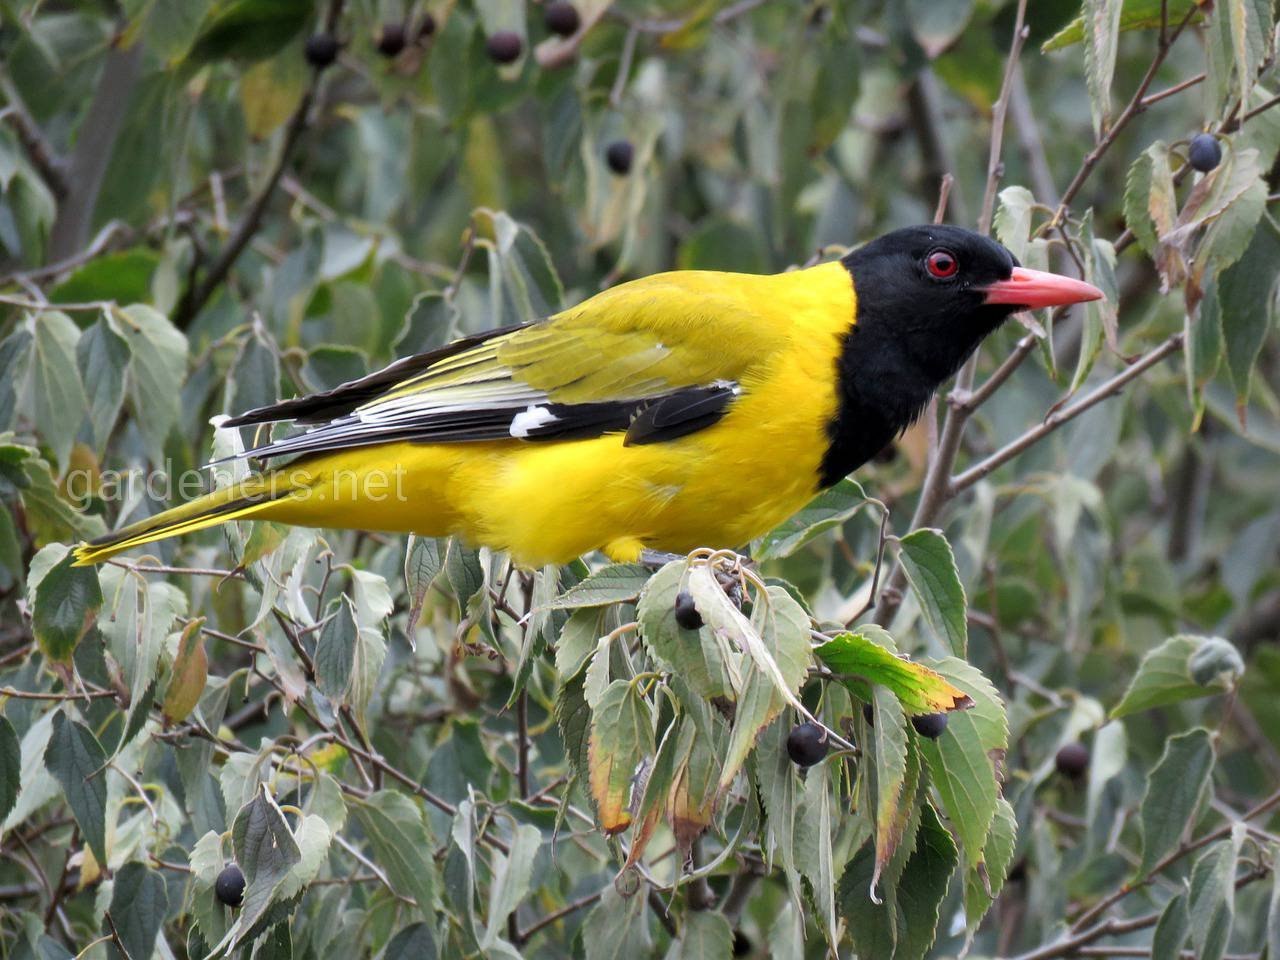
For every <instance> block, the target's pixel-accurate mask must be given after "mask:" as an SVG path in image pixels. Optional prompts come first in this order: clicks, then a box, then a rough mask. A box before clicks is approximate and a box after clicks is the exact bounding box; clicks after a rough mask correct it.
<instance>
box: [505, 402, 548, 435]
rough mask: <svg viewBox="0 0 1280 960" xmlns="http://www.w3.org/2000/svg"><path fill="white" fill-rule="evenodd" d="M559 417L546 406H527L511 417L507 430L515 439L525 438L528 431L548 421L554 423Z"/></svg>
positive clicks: (544, 424)
mask: <svg viewBox="0 0 1280 960" xmlns="http://www.w3.org/2000/svg"><path fill="white" fill-rule="evenodd" d="M559 419H560V418H559V417H557V416H556V415H555V414H554V413H552V412H551V411H550V410H548V409H547V408H546V407H537V406H529V407H526V408H525V409H524V410H522V411H521V412H520V413H517V414H516V415H515V416H514V417H512V419H511V427H510V429H509V432H510V434H511V436H513V437H515V438H516V439H517V440H524V439H526V438H527V437H528V436H529V434H530V432H532V431H534V430H537V429H538V428H539V427H545V426H546V425H547V424H548V423H555V422H556V421H557V420H559Z"/></svg>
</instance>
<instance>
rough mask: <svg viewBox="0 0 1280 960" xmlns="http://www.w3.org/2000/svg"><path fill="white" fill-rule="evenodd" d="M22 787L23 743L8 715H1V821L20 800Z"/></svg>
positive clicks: (2, 821) (0, 821) (1, 821)
mask: <svg viewBox="0 0 1280 960" xmlns="http://www.w3.org/2000/svg"><path fill="white" fill-rule="evenodd" d="M21 789H22V745H21V744H20V743H19V742H18V734H17V733H16V732H14V729H13V724H12V723H10V722H9V718H8V717H4V716H0V823H4V820H5V817H7V816H8V815H9V811H10V810H12V809H13V805H14V804H15V803H17V802H18V792H19V790H21Z"/></svg>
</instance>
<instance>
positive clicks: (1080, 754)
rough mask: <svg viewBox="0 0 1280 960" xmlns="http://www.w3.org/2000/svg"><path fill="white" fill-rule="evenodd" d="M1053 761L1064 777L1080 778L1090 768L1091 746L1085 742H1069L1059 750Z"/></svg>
mask: <svg viewBox="0 0 1280 960" xmlns="http://www.w3.org/2000/svg"><path fill="white" fill-rule="evenodd" d="M1053 762H1054V764H1055V765H1056V766H1057V768H1058V772H1059V773H1060V774H1062V775H1063V776H1064V777H1070V778H1071V779H1072V780H1079V779H1080V778H1081V777H1083V776H1084V774H1085V771H1086V770H1088V769H1089V748H1088V747H1086V746H1085V745H1084V744H1083V743H1068V744H1066V745H1064V746H1063V748H1062V749H1061V750H1059V751H1058V755H1057V756H1056V757H1054V758H1053Z"/></svg>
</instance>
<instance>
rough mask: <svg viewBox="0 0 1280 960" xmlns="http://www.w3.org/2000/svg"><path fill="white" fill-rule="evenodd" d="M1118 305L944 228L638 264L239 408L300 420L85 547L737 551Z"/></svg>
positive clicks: (625, 554) (569, 555)
mask: <svg viewBox="0 0 1280 960" xmlns="http://www.w3.org/2000/svg"><path fill="white" fill-rule="evenodd" d="M1101 296H1102V293H1101V292H1100V291H1099V290H1097V289H1096V288H1095V287H1092V286H1090V285H1089V284H1087V283H1083V282H1081V281H1079V280H1072V279H1070V278H1067V277H1061V276H1057V275H1055V274H1050V273H1043V272H1040V271H1035V270H1027V269H1024V268H1022V267H1020V266H1019V265H1018V263H1017V261H1016V260H1015V259H1014V257H1013V256H1012V255H1011V254H1010V253H1009V251H1008V250H1006V249H1005V248H1004V247H1003V246H1001V245H1000V244H998V243H996V242H995V241H993V240H990V239H988V238H986V237H983V236H981V235H980V234H977V233H974V232H972V231H969V230H962V229H959V228H956V227H947V226H921V227H910V228H907V229H904V230H897V231H894V232H892V233H889V234H886V235H884V236H882V237H880V238H879V239H877V240H874V241H872V242H870V243H868V244H866V245H865V246H863V247H861V248H859V249H857V250H855V251H853V252H852V253H850V254H849V255H848V256H846V257H844V258H843V259H841V260H839V261H836V262H832V263H826V264H822V265H820V266H816V267H811V268H809V269H805V270H796V271H793V272H790V273H781V274H776V275H772V276H756V275H749V274H738V273H718V272H710V271H679V272H673V273H662V274H657V275H655V276H651V277H645V278H644V279H640V280H635V281H632V282H630V283H624V284H620V285H618V286H616V287H613V288H611V289H609V290H606V291H604V292H602V293H600V294H597V295H596V296H594V297H591V298H590V299H589V300H585V301H583V302H582V303H580V304H578V305H577V306H575V307H571V308H570V309H568V310H565V311H563V312H562V313H558V314H556V315H554V316H552V317H548V318H546V319H544V320H539V321H536V322H533V323H528V324H524V325H521V326H517V327H509V328H506V329H500V330H491V331H488V332H486V333H481V334H477V335H475V336H471V337H466V338H464V339H461V340H457V341H455V342H453V343H451V344H449V345H447V346H445V347H443V348H441V349H439V350H434V351H431V352H429V353H423V354H419V355H417V356H412V357H407V358H405V359H402V360H400V361H398V362H396V363H393V364H392V365H391V366H389V367H387V368H385V369H383V370H380V371H378V372H377V373H372V374H370V375H368V376H366V377H363V378H361V379H359V380H353V381H351V382H350V383H345V384H343V385H341V386H339V387H337V388H335V389H333V390H329V391H327V392H324V393H318V394H315V395H312V396H307V397H301V398H297V399H293V400H285V401H283V402H281V403H276V404H273V405H271V406H267V407H262V408H260V409H257V410H251V411H249V412H248V413H245V414H242V415H241V416H239V417H236V418H235V419H233V420H230V421H228V422H227V425H228V426H248V425H255V424H264V423H270V422H275V421H281V420H292V421H294V422H295V423H297V424H299V425H301V426H303V427H305V428H306V429H304V430H303V431H302V432H299V433H296V434H294V435H292V436H288V437H284V438H282V439H279V440H275V441H272V442H269V443H266V444H263V445H262V446H259V447H256V448H254V449H251V450H248V451H246V452H245V453H244V454H243V456H246V457H253V458H257V459H259V460H264V461H278V462H279V463H280V465H278V466H275V467H273V468H272V469H270V470H268V471H266V472H264V473H261V474H257V475H254V476H251V477H249V478H248V479H246V480H244V481H243V482H241V483H239V484H236V485H233V486H231V487H227V488H224V489H221V490H217V491H215V492H213V493H210V494H208V495H206V496H203V497H199V498H197V499H195V500H192V501H190V502H189V503H186V504H183V505H182V506H179V507H175V508H173V509H171V510H166V511H164V512H163V513H160V514H158V515H156V516H154V517H151V518H149V519H147V520H143V521H141V522H139V523H135V524H131V525H129V526H127V527H124V528H123V529H120V530H117V531H115V532H113V533H111V534H108V535H107V536H105V537H102V538H101V539H98V540H95V541H93V542H92V543H87V544H81V545H80V546H79V547H77V548H76V551H75V555H76V560H77V562H78V563H81V564H89V563H96V562H98V561H101V560H104V559H106V558H107V557H110V556H112V555H113V554H116V553H119V552H120V551H122V550H128V549H129V548H131V547H135V546H139V545H141V544H145V543H150V542H151V541H153V540H159V539H161V538H163V537H170V536H174V535H176V534H182V533H188V532H191V531H194V530H200V529H203V528H205V527H209V526H213V525H215V524H219V523H224V522H226V521H228V520H245V519H256V520H273V521H276V522H280V523H289V524H298V525H303V526H311V527H342V528H355V529H365V530H381V531H389V532H412V533H417V534H421V535H424V536H445V535H457V536H459V537H461V538H462V539H463V540H465V541H466V542H468V543H471V544H475V545H486V546H489V547H492V548H495V549H499V550H507V551H510V553H511V555H512V556H513V558H514V559H515V560H516V561H517V562H519V563H521V564H524V565H528V566H533V565H540V564H544V563H564V562H567V561H569V560H571V559H573V558H574V557H577V556H579V555H581V554H584V553H587V552H589V551H592V550H603V551H604V552H605V553H606V554H608V555H609V556H610V557H612V558H613V559H615V560H624V561H629V560H636V559H639V558H640V557H641V556H642V553H644V552H646V551H654V552H674V553H685V552H687V551H689V550H691V549H693V548H695V547H699V546H714V547H739V546H742V545H743V544H746V543H747V542H749V541H750V540H752V539H754V538H755V537H757V536H759V535H761V534H762V533H764V532H766V531H767V530H769V529H770V528H772V527H773V526H775V525H776V524H778V523H779V522H781V521H782V520H784V519H786V518H787V517H788V516H789V515H791V514H792V513H794V512H795V511H796V510H798V509H800V507H802V506H804V504H805V503H806V502H808V501H809V500H810V499H811V498H812V497H814V496H815V495H816V494H817V493H818V492H820V491H821V490H822V489H823V488H825V487H827V486H830V485H831V484H834V483H836V482H837V481H838V480H840V479H841V478H842V477H844V476H845V475H846V474H848V473H850V472H851V471H852V470H854V469H855V468H856V467H858V466H859V465H861V464H862V463H864V462H866V461H867V460H868V459H869V458H870V457H872V456H873V455H875V454H876V453H877V452H879V451H880V450H881V449H882V448H883V447H884V446H885V445H886V444H888V443H889V442H890V441H891V440H892V439H893V438H894V437H895V436H896V435H897V434H898V433H900V432H901V431H902V430H904V429H905V428H906V427H907V426H908V425H909V424H910V423H911V422H912V421H914V420H915V419H916V418H917V417H918V416H919V415H920V413H921V411H922V410H923V409H924V408H925V405H926V404H927V403H928V401H929V398H930V397H931V396H932V395H933V393H934V391H935V390H936V389H937V388H938V387H939V385H941V384H942V383H943V382H944V381H945V380H947V379H948V378H949V377H950V376H951V375H952V374H954V373H955V371H956V370H957V369H958V368H959V367H960V365H961V364H962V363H963V362H964V361H965V359H966V358H967V357H968V356H969V355H970V354H971V353H972V352H973V351H974V350H975V349H976V348H977V346H978V344H979V343H980V342H981V341H982V339H983V338H984V337H986V336H987V335H988V334H989V333H991V332H992V331H993V330H995V329H996V328H997V327H999V326H1000V324H1002V323H1003V322H1004V321H1005V320H1006V319H1007V318H1008V317H1009V316H1010V315H1011V314H1012V313H1013V312H1015V311H1017V310H1020V309H1024V308H1028V307H1044V306H1054V305H1059V304H1068V303H1076V302H1079V301H1084V300H1093V299H1097V298H1099V297H1101ZM281 458H291V459H284V460H281Z"/></svg>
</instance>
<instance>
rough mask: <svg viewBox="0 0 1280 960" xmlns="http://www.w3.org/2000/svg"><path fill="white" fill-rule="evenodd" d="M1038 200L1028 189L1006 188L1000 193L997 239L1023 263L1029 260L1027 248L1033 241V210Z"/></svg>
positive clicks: (994, 222) (996, 227)
mask: <svg viewBox="0 0 1280 960" xmlns="http://www.w3.org/2000/svg"><path fill="white" fill-rule="evenodd" d="M1035 202H1036V198H1035V197H1034V196H1033V195H1032V193H1031V191H1030V190H1028V189H1027V188H1026V187H1019V186H1012V187H1005V188H1004V189H1003V190H1001V191H1000V206H998V207H997V208H996V215H995V220H994V221H993V223H992V226H993V227H994V229H995V234H996V239H998V240H999V241H1000V242H1001V243H1003V244H1004V245H1005V246H1006V247H1007V248H1008V249H1009V252H1010V253H1012V254H1013V255H1014V256H1015V257H1017V258H1018V259H1019V260H1021V261H1025V260H1026V259H1027V247H1028V245H1029V244H1030V241H1031V208H1032V207H1033V206H1034V205H1035Z"/></svg>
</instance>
